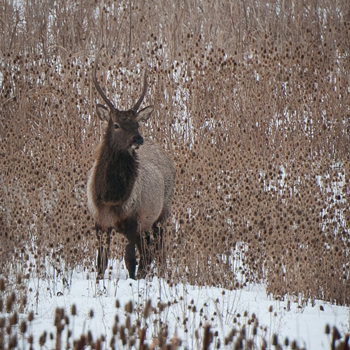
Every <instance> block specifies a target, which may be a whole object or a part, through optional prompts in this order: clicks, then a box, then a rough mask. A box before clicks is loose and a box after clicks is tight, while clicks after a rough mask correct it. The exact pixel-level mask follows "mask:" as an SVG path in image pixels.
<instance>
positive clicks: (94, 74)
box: [92, 52, 117, 110]
mask: <svg viewBox="0 0 350 350" xmlns="http://www.w3.org/2000/svg"><path fill="white" fill-rule="evenodd" d="M99 58H100V52H99V53H98V54H97V56H96V59H95V66H94V70H93V71H92V81H93V82H94V84H95V87H96V90H97V91H98V92H99V94H100V95H101V97H102V98H103V99H104V101H105V102H106V103H107V105H108V107H109V108H110V109H111V110H113V109H114V110H117V108H115V107H114V105H113V103H112V102H111V101H110V100H109V99H108V98H107V96H106V95H105V94H104V92H103V91H102V89H101V87H100V85H99V83H98V81H97V79H96V68H97V63H98V60H99Z"/></svg>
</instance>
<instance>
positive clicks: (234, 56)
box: [0, 0, 350, 305]
mask: <svg viewBox="0 0 350 350" xmlns="http://www.w3.org/2000/svg"><path fill="white" fill-rule="evenodd" d="M0 9H1V10H0V33H1V34H0V35H1V40H0V53H1V56H0V57H1V58H0V66H1V71H0V106H1V108H0V123H1V125H0V160H1V163H0V182H1V186H0V191H1V195H0V209H1V210H0V221H1V223H0V225H1V228H0V230H1V231H0V234H1V237H0V260H1V269H2V271H1V274H2V275H3V276H10V275H11V274H10V273H8V272H9V271H10V270H11V269H15V270H16V271H15V272H16V273H18V271H20V272H21V273H22V274H23V276H22V277H23V278H25V277H29V276H30V275H31V274H32V273H36V274H37V275H39V276H41V275H43V274H44V273H47V266H48V265H49V266H52V267H53V268H54V269H55V270H56V271H58V272H62V273H64V271H68V270H71V269H73V268H75V267H77V266H79V267H84V268H87V269H91V271H93V269H94V259H95V253H96V243H97V242H96V238H95V235H94V232H93V230H92V227H93V221H92V219H91V217H90V215H89V213H88V212H87V205H86V180H87V174H88V170H89V169H90V168H91V166H92V162H93V160H92V154H93V150H94V148H95V147H96V145H97V144H98V142H99V140H100V138H101V132H102V130H103V125H101V122H100V121H99V119H98V118H97V117H96V113H95V110H94V106H95V104H96V101H97V100H98V94H97V93H96V91H95V89H94V87H93V83H92V80H91V72H92V68H93V64H94V57H95V55H96V53H97V52H98V51H99V50H100V48H101V47H102V45H104V47H105V49H104V50H103V54H102V57H101V61H100V64H99V70H98V76H99V77H100V79H101V81H100V82H101V85H103V86H104V87H105V89H106V92H107V94H108V96H110V97H111V98H112V100H113V101H114V103H115V105H116V106H117V107H119V108H121V109H127V108H130V106H131V105H132V104H133V103H134V102H135V101H136V99H137V97H138V96H139V93H140V89H141V82H142V76H143V73H144V71H145V70H147V72H148V75H149V82H150V84H149V85H150V87H149V90H148V93H147V95H146V98H145V100H146V101H145V103H146V104H154V106H155V113H154V115H153V118H151V119H152V120H150V121H149V122H148V123H147V125H146V126H145V127H143V131H142V132H143V135H144V136H148V137H152V138H154V139H156V140H157V142H158V143H160V144H161V145H162V147H164V148H165V149H166V150H167V151H168V152H169V154H170V155H171V156H172V157H173V158H174V160H175V162H176V164H177V181H176V189H175V196H174V200H173V209H172V211H173V213H172V214H173V215H172V218H171V219H170V220H169V221H168V226H167V228H166V233H167V234H166V244H165V251H166V256H167V265H166V268H165V269H164V270H161V269H160V268H159V269H158V270H153V272H156V273H164V274H165V276H166V278H167V279H168V280H169V282H170V283H176V282H178V281H180V280H181V281H184V279H185V280H186V281H188V282H190V283H195V284H200V285H220V286H223V287H227V288H239V287H240V286H241V285H242V284H244V283H246V282H249V281H260V280H265V281H266V283H267V286H268V291H269V292H271V293H273V294H274V295H275V296H281V297H283V296H284V295H285V294H286V293H288V294H297V295H300V296H302V298H303V300H308V299H309V298H311V299H313V298H321V299H324V300H329V301H332V302H335V303H338V304H347V305H349V304H350V299H349V298H350V280H349V264H350V260H349V248H350V240H349V221H350V213H349V210H348V206H349V202H350V188H349V179H350V178H349V174H350V168H349V167H350V165H349V164H350V163H349V146H350V143H349V128H350V124H349V123H350V111H349V106H350V98H349V97H350V91H349V84H350V41H349V37H350V3H349V1H348V0H339V1H333V0H320V1H317V0H313V1H310V2H307V3H305V2H304V1H301V0H300V1H299V0H298V1H294V2H292V1H283V2H280V1H276V2H275V1H271V2H268V1H260V0H258V1H253V0H248V1H244V2H241V1H238V0H233V1H227V2H220V1H216V2H212V1H205V0H203V1H187V2H186V1H185V2H181V1H178V2H167V1H161V0H156V1H136V2H133V1H106V2H99V1H96V2H90V3H89V4H86V2H82V1H70V0H67V1H64V2H48V3H45V4H43V3H41V2H37V1H33V0H28V1H26V2H18V1H11V0H1V1H0ZM113 243H114V245H113V250H112V252H111V254H112V257H116V258H122V252H123V244H125V242H124V240H123V239H122V238H121V237H120V235H117V234H116V235H114V236H113ZM155 266H156V267H157V265H155ZM162 271H163V272H162Z"/></svg>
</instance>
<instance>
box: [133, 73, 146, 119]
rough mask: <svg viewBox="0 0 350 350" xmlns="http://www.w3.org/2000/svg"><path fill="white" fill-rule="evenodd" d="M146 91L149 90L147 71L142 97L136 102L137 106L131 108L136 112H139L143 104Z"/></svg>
mask: <svg viewBox="0 0 350 350" xmlns="http://www.w3.org/2000/svg"><path fill="white" fill-rule="evenodd" d="M146 91H147V73H146V72H145V77H144V79H143V89H142V94H141V97H140V98H139V100H138V101H137V102H136V104H135V106H134V107H132V108H131V109H132V110H133V111H134V112H137V111H138V109H139V108H140V105H141V103H142V101H143V98H144V97H145V95H146Z"/></svg>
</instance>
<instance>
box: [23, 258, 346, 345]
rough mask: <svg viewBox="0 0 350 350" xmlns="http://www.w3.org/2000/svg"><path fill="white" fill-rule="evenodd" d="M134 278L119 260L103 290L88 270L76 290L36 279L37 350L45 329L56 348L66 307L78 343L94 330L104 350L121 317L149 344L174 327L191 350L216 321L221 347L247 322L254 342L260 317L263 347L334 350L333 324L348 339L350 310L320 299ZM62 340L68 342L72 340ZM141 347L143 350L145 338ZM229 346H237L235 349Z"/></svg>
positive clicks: (76, 277)
mask: <svg viewBox="0 0 350 350" xmlns="http://www.w3.org/2000/svg"><path fill="white" fill-rule="evenodd" d="M126 276H127V273H126V271H125V269H123V265H122V264H118V263H117V262H115V263H114V269H113V273H112V279H111V280H110V281H109V280H105V281H104V282H103V281H100V283H99V284H96V283H95V281H94V276H93V275H92V274H90V275H88V274H87V273H86V272H79V273H78V272H74V273H73V274H72V278H71V282H70V284H69V285H68V284H63V283H62V281H60V279H57V281H53V280H42V279H41V280H32V281H31V283H30V286H29V287H30V292H29V297H28V301H29V303H28V304H29V308H31V309H32V310H33V311H34V321H32V322H31V324H30V327H29V331H30V332H31V333H32V334H33V335H34V345H35V348H36V349H38V348H40V347H39V343H38V339H39V337H40V336H41V334H42V333H43V332H44V331H47V334H48V336H47V339H46V343H45V345H44V347H43V348H47V349H52V348H55V340H50V337H49V334H50V332H52V333H53V334H56V328H55V327H54V319H55V310H56V308H58V307H59V308H64V309H65V313H66V314H67V315H68V316H69V325H68V326H66V327H65V331H66V330H67V329H70V330H71V331H72V337H71V338H74V339H77V338H79V337H80V334H82V333H85V334H86V332H87V331H91V334H92V336H93V338H94V339H96V338H98V337H99V336H101V335H105V336H106V341H105V342H104V343H103V346H104V348H109V343H110V339H111V337H112V336H113V325H114V322H115V316H116V315H118V318H119V324H122V323H125V321H126V318H127V316H128V315H129V317H130V318H129V319H130V321H131V324H133V323H136V322H137V321H138V322H140V324H141V328H143V327H145V326H147V331H146V343H147V344H151V343H152V339H154V337H155V336H156V335H157V334H158V333H159V331H160V328H161V325H164V324H167V325H168V335H169V338H171V337H172V336H173V335H174V334H175V333H176V334H177V337H178V338H179V339H181V341H182V342H181V348H188V349H201V348H202V343H203V339H202V337H203V326H204V325H205V324H208V323H209V324H210V325H211V331H212V332H213V333H215V332H216V331H217V332H218V333H217V336H216V338H215V339H216V341H218V339H221V348H225V346H224V338H225V337H226V336H227V335H228V334H229V332H230V331H231V330H232V328H233V327H236V328H237V329H239V328H240V325H243V324H246V325H247V327H246V333H247V338H249V337H251V336H252V334H253V333H252V332H253V323H252V322H249V320H252V319H254V315H253V314H255V316H256V318H257V319H258V321H259V323H258V328H257V329H258V334H257V336H255V337H254V341H255V343H256V345H257V346H258V347H259V348H260V345H261V341H262V338H265V339H266V341H267V342H268V345H271V343H270V342H271V339H272V335H273V334H277V336H278V340H279V342H280V343H281V344H283V341H284V339H285V337H288V339H289V340H290V341H292V340H296V341H297V344H298V346H300V347H305V348H307V349H309V350H310V349H314V350H319V349H327V350H328V349H330V342H331V339H330V336H329V335H326V334H325V327H326V325H327V324H329V325H330V326H331V327H332V326H336V327H337V329H338V330H339V331H340V332H341V334H342V335H344V334H345V333H349V331H350V324H349V319H350V314H349V308H348V307H340V306H335V305H330V304H329V303H325V302H323V301H316V303H315V305H314V306H311V305H306V306H301V305H298V303H297V302H293V301H291V299H289V300H290V302H288V300H285V301H275V300H273V299H272V298H271V297H270V296H268V295H266V292H265V287H264V286H263V285H249V286H248V287H245V288H244V289H242V290H234V291H229V290H224V289H221V288H213V287H211V288H209V287H197V286H191V285H188V284H177V285H173V286H169V285H168V284H167V283H166V282H165V280H163V279H158V278H153V279H152V280H138V281H134V280H131V279H127V278H126ZM116 300H118V301H119V303H120V306H119V307H116ZM147 300H150V301H151V305H152V306H153V307H154V308H155V309H154V310H157V312H153V313H151V314H150V315H149V316H146V317H145V315H144V308H145V304H146V302H147ZM130 301H132V302H133V310H132V312H131V313H130V310H129V311H128V312H126V311H125V305H126V304H128V303H129V302H130ZM159 303H161V304H159ZM73 304H74V305H75V306H76V310H77V315H76V316H71V307H72V305H73ZM91 310H93V317H91V313H90V312H91ZM248 324H251V325H250V326H248ZM65 331H64V332H65ZM63 334H64V333H63ZM62 339H65V336H64V335H63V337H62ZM62 342H63V347H64V341H63V340H62ZM214 345H215V344H214ZM116 348H118V346H117V347H116ZM119 348H121V347H119ZM135 348H138V347H137V340H136V345H135ZM213 348H214V346H213ZM227 348H232V344H231V347H227Z"/></svg>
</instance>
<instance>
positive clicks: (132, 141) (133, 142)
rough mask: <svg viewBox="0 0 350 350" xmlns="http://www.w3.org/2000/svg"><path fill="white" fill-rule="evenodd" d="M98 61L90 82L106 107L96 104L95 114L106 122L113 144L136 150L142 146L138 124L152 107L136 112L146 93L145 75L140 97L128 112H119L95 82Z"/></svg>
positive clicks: (149, 113)
mask: <svg viewBox="0 0 350 350" xmlns="http://www.w3.org/2000/svg"><path fill="white" fill-rule="evenodd" d="M98 59H99V55H98V56H97V58H96V62H95V67H94V70H93V73H92V80H93V82H94V84H95V87H96V89H97V91H98V92H99V94H100V95H101V97H102V98H103V100H104V101H105V103H106V104H107V107H106V106H104V105H101V104H97V106H96V107H97V114H98V116H99V118H100V119H101V120H103V121H106V122H108V131H109V132H110V136H111V137H112V140H111V141H112V143H113V144H117V145H119V147H120V148H128V149H137V148H139V146H141V145H142V144H143V137H142V136H141V135H140V133H139V122H141V121H143V122H144V121H146V120H147V119H148V118H149V116H150V115H151V113H152V112H153V106H148V107H146V108H143V109H142V110H140V111H138V109H139V108H140V105H141V103H142V101H143V98H144V97H145V94H146V91H147V75H146V74H145V77H144V83H143V89H142V94H141V97H140V98H139V99H138V101H137V102H136V103H135V105H134V106H133V107H132V108H131V109H129V110H128V111H120V110H118V109H117V108H116V107H115V106H114V105H113V103H112V102H111V101H110V100H109V99H108V98H107V96H106V95H105V93H104V92H103V91H102V89H101V87H100V85H99V83H98V81H97V78H96V67H97V63H98Z"/></svg>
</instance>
